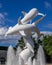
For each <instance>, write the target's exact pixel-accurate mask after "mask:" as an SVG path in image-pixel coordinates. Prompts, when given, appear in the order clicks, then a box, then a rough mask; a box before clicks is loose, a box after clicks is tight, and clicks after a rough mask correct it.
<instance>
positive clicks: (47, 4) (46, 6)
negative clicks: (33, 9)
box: [44, 1, 52, 9]
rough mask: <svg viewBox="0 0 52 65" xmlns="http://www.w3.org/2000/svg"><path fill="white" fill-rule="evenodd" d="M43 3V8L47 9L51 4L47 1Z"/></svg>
mask: <svg viewBox="0 0 52 65" xmlns="http://www.w3.org/2000/svg"><path fill="white" fill-rule="evenodd" d="M44 5H45V8H47V9H49V8H51V6H52V5H51V3H49V2H47V1H45V2H44Z"/></svg>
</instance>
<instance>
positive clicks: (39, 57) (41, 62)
mask: <svg viewBox="0 0 52 65" xmlns="http://www.w3.org/2000/svg"><path fill="white" fill-rule="evenodd" d="M37 63H38V65H46V63H45V54H44V50H43V47H42V45H39V48H38V53H37Z"/></svg>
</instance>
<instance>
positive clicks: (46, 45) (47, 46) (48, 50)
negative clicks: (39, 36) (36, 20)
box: [43, 36, 52, 56]
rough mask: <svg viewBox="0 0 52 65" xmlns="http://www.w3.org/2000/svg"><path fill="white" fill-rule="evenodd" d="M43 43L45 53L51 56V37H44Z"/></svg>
mask: <svg viewBox="0 0 52 65" xmlns="http://www.w3.org/2000/svg"><path fill="white" fill-rule="evenodd" d="M43 42H44V49H45V50H46V53H47V54H48V55H51V56H52V36H48V37H46V36H45V37H44V40H43Z"/></svg>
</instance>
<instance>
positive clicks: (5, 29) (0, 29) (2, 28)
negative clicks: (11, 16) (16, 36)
mask: <svg viewBox="0 0 52 65" xmlns="http://www.w3.org/2000/svg"><path fill="white" fill-rule="evenodd" d="M6 31H7V28H6V27H1V28H0V35H4V34H5V33H6Z"/></svg>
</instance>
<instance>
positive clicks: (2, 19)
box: [0, 13, 5, 25]
mask: <svg viewBox="0 0 52 65" xmlns="http://www.w3.org/2000/svg"><path fill="white" fill-rule="evenodd" d="M4 19H5V17H4V15H3V14H2V13H0V25H4Z"/></svg>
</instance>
